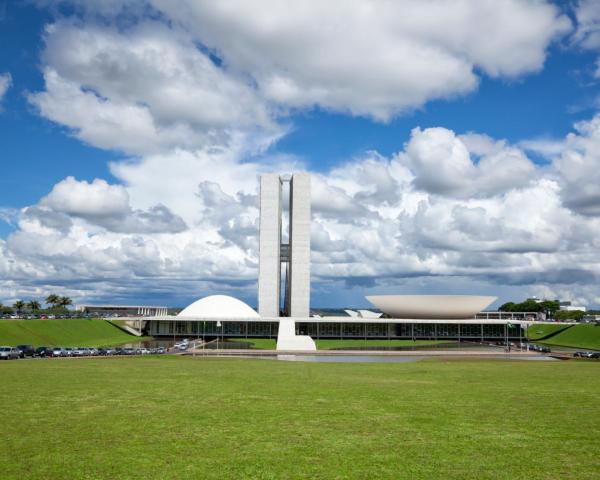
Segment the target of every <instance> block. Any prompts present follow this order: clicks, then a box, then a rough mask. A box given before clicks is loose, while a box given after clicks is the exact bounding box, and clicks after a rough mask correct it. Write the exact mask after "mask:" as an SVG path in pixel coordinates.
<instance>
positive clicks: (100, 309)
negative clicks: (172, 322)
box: [75, 304, 169, 317]
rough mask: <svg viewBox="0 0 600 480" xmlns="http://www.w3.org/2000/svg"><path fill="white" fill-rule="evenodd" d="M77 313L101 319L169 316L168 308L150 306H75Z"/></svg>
mask: <svg viewBox="0 0 600 480" xmlns="http://www.w3.org/2000/svg"><path fill="white" fill-rule="evenodd" d="M75 311H76V312H80V313H89V314H91V315H97V316H99V317H106V316H112V315H118V316H119V317H141V316H154V315H168V313H169V309H168V307H157V306H149V305H87V304H82V305H75Z"/></svg>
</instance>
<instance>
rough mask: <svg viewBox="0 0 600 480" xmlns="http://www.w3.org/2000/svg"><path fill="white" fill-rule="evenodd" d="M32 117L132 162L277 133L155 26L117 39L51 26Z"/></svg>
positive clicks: (222, 79) (191, 49) (248, 100)
mask: <svg viewBox="0 0 600 480" xmlns="http://www.w3.org/2000/svg"><path fill="white" fill-rule="evenodd" d="M44 61H45V64H46V67H45V69H44V80H45V86H46V90H45V91H43V92H38V93H34V94H30V95H29V99H30V101H31V102H32V103H33V104H34V105H35V106H36V107H37V108H38V109H39V111H40V113H41V114H42V115H43V116H45V117H47V118H49V119H51V120H52V121H54V122H57V123H60V124H62V125H65V126H67V127H69V128H70V129H72V130H73V131H74V134H75V135H76V136H78V137H79V138H80V139H82V140H83V141H85V142H87V143H89V144H91V145H94V146H97V147H100V148H105V149H117V150H121V151H124V152H127V153H132V154H149V153H156V152H164V151H170V150H172V149H174V148H186V149H194V148H201V147H204V146H206V145H224V144H228V143H230V142H237V141H239V138H240V136H242V135H245V137H246V140H247V143H249V144H251V143H253V144H255V145H256V146H257V147H261V146H264V145H268V144H269V143H270V142H271V141H272V140H273V139H274V138H277V137H278V136H279V135H281V133H282V132H283V131H284V130H283V128H282V127H279V126H278V125H276V124H275V122H274V121H273V120H272V114H271V112H270V108H269V107H268V104H266V103H265V102H264V101H263V100H262V99H260V98H258V96H257V94H256V93H255V91H254V89H253V88H252V87H251V86H250V85H249V84H248V82H245V81H244V80H243V79H241V78H237V77H235V76H233V75H231V74H228V73H227V72H226V71H225V70H224V69H223V68H219V67H217V66H216V65H215V64H214V63H213V62H212V60H211V59H210V58H209V57H208V56H207V55H206V54H204V53H202V52H201V51H200V50H199V49H198V48H197V46H196V45H195V44H194V42H193V40H192V39H191V38H189V37H187V36H186V35H185V34H184V33H181V32H179V31H178V30H176V29H170V28H168V27H166V26H163V25H162V24H158V23H154V22H152V23H141V24H139V25H137V26H136V27H133V28H132V29H131V30H129V31H126V32H123V31H118V30H116V29H114V28H109V27H98V26H88V27H86V28H84V27H81V26H75V25H73V24H71V23H68V22H65V21H63V22H58V23H56V24H53V25H51V26H50V27H48V28H47V32H46V50H45V52H44Z"/></svg>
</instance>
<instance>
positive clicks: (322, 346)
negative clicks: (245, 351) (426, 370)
mask: <svg viewBox="0 0 600 480" xmlns="http://www.w3.org/2000/svg"><path fill="white" fill-rule="evenodd" d="M229 340H231V341H232V342H249V343H251V344H252V347H251V348H253V349H254V348H255V349H259V350H275V348H276V347H277V340H276V339H274V338H231V339H229ZM313 340H314V341H315V344H316V346H317V350H331V349H334V348H346V347H349V348H352V347H354V348H356V347H416V346H424V345H436V344H442V343H452V342H451V341H450V342H449V341H448V340H414V341H413V340H385V339H384V340H363V339H313Z"/></svg>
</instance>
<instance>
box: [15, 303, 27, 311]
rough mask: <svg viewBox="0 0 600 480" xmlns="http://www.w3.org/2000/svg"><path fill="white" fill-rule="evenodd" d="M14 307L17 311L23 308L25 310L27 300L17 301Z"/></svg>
mask: <svg viewBox="0 0 600 480" xmlns="http://www.w3.org/2000/svg"><path fill="white" fill-rule="evenodd" d="M13 308H14V309H15V310H16V311H17V312H20V311H21V310H23V309H24V308H25V302H24V301H22V300H17V301H16V302H15V303H13Z"/></svg>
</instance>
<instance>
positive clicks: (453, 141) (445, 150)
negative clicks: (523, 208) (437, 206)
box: [398, 128, 535, 197]
mask: <svg viewBox="0 0 600 480" xmlns="http://www.w3.org/2000/svg"><path fill="white" fill-rule="evenodd" d="M469 147H470V148H469ZM398 161H400V162H403V163H407V164H408V165H410V167H411V169H412V171H413V173H414V175H415V177H414V179H413V183H414V185H415V187H417V188H419V189H422V190H424V191H426V192H429V193H432V194H437V195H445V196H455V197H473V196H493V195H496V194H499V193H503V192H505V191H507V190H509V189H512V188H519V187H523V186H525V185H527V183H528V182H529V181H530V180H531V179H532V178H533V176H534V174H535V167H534V165H533V163H532V162H531V161H530V160H529V159H528V158H527V157H526V155H525V154H524V153H523V152H522V151H521V150H520V149H518V148H516V147H514V146H508V145H506V144H505V142H502V141H500V142H494V141H492V140H491V139H490V138H489V137H485V136H481V135H473V134H471V135H466V136H464V137H462V138H461V137H459V136H457V135H456V134H455V133H454V132H453V131H451V130H448V129H446V128H428V129H426V130H421V129H420V128H415V129H414V130H413V131H412V133H411V138H410V140H409V142H408V144H407V147H406V151H405V152H403V153H402V154H401V155H400V156H399V158H398Z"/></svg>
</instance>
